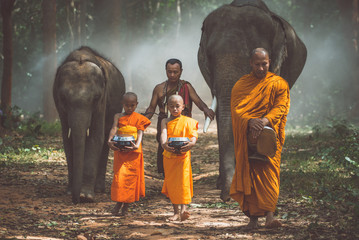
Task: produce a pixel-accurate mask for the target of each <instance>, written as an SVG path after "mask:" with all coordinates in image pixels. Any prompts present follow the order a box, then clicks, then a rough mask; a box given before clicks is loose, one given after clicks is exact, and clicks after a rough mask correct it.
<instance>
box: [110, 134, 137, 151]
mask: <svg viewBox="0 0 359 240" xmlns="http://www.w3.org/2000/svg"><path fill="white" fill-rule="evenodd" d="M135 140H136V139H135V137H134V136H132V135H115V136H114V137H113V138H112V141H114V142H115V146H116V147H118V148H124V147H126V146H128V147H130V146H132V143H135Z"/></svg>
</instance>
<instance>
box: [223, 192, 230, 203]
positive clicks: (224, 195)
mask: <svg viewBox="0 0 359 240" xmlns="http://www.w3.org/2000/svg"><path fill="white" fill-rule="evenodd" d="M221 199H222V201H223V202H229V201H230V200H231V196H230V195H229V192H228V191H223V190H222V192H221Z"/></svg>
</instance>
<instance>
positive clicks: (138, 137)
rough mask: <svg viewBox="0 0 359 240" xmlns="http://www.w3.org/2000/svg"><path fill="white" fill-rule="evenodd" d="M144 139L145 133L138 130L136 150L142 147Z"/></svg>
mask: <svg viewBox="0 0 359 240" xmlns="http://www.w3.org/2000/svg"><path fill="white" fill-rule="evenodd" d="M142 137H143V131H142V130H138V131H137V140H136V144H135V147H134V148H135V149H138V148H139V147H140V145H141V142H142Z"/></svg>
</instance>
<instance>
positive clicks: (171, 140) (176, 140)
mask: <svg viewBox="0 0 359 240" xmlns="http://www.w3.org/2000/svg"><path fill="white" fill-rule="evenodd" d="M168 141H169V142H189V138H187V137H171V138H169V139H168Z"/></svg>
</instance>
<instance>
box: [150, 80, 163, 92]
mask: <svg viewBox="0 0 359 240" xmlns="http://www.w3.org/2000/svg"><path fill="white" fill-rule="evenodd" d="M165 85H166V82H162V83H159V84H157V85H156V86H155V88H154V89H153V91H154V92H162V91H163V88H164V87H165Z"/></svg>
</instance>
